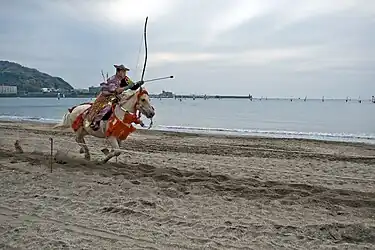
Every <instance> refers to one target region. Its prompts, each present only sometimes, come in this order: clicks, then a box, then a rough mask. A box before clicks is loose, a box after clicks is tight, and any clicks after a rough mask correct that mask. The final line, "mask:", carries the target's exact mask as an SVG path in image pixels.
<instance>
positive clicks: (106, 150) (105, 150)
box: [101, 148, 109, 155]
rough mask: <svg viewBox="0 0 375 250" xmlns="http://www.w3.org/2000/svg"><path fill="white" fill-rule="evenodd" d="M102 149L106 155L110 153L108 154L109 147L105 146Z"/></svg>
mask: <svg viewBox="0 0 375 250" xmlns="http://www.w3.org/2000/svg"><path fill="white" fill-rule="evenodd" d="M101 151H102V153H103V154H104V155H108V154H109V150H108V148H103V149H102V150H101Z"/></svg>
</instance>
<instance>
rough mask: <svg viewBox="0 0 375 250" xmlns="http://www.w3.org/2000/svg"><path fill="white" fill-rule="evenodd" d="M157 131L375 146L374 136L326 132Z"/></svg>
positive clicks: (175, 128) (160, 127)
mask: <svg viewBox="0 0 375 250" xmlns="http://www.w3.org/2000/svg"><path fill="white" fill-rule="evenodd" d="M156 128H157V130H163V131H176V132H178V131H180V132H193V133H194V132H198V133H199V132H200V133H215V134H233V135H249V136H266V137H274V138H299V139H321V140H333V141H356V142H370V143H374V144H375V135H373V134H350V133H328V132H303V131H288V130H262V129H236V128H233V129H232V128H205V127H188V126H169V125H158V126H156Z"/></svg>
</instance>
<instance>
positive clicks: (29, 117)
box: [0, 115, 61, 123]
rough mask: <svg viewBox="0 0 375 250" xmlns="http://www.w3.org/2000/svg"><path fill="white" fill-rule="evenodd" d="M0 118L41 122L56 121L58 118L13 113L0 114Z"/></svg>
mask: <svg viewBox="0 0 375 250" xmlns="http://www.w3.org/2000/svg"><path fill="white" fill-rule="evenodd" d="M0 120H3V121H4V120H5V121H33V122H41V123H58V122H59V121H60V120H61V118H60V119H51V118H44V117H34V116H15V115H0Z"/></svg>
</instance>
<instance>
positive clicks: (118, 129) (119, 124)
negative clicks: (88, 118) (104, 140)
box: [105, 113, 141, 140]
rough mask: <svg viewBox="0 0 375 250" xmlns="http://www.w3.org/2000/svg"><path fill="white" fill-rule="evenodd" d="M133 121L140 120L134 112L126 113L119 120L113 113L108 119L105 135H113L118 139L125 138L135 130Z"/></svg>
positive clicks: (138, 121)
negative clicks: (122, 118)
mask: <svg viewBox="0 0 375 250" xmlns="http://www.w3.org/2000/svg"><path fill="white" fill-rule="evenodd" d="M133 122H134V123H136V124H140V122H141V120H140V119H139V118H138V117H137V116H136V115H135V114H131V113H126V114H125V117H124V120H123V121H121V120H120V119H118V118H117V117H116V116H115V115H114V113H113V114H112V115H111V118H109V120H108V129H107V131H106V133H105V136H106V137H109V136H115V137H116V138H118V139H119V140H125V139H126V138H127V137H128V135H129V134H130V133H133V132H134V131H135V130H136V128H135V127H133V125H132V123H133Z"/></svg>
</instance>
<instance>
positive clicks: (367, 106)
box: [0, 98, 375, 144]
mask: <svg viewBox="0 0 375 250" xmlns="http://www.w3.org/2000/svg"><path fill="white" fill-rule="evenodd" d="M89 100H90V99H87V98H62V99H60V100H57V99H56V98H0V120H8V121H9V120H11V121H34V122H35V121H37V122H47V123H57V122H58V121H59V120H60V119H61V117H62V116H63V114H64V113H65V112H66V111H67V109H68V108H69V107H71V106H73V105H77V104H80V103H83V102H87V101H89ZM152 103H153V105H154V107H155V109H156V116H155V118H154V126H153V128H152V129H154V130H164V131H181V132H194V133H214V134H229V135H251V136H254V135H255V136H266V137H277V138H305V139H318V140H333V141H352V142H364V143H370V144H375V115H374V114H375V112H374V110H375V104H373V103H371V102H370V101H363V102H362V103H359V102H357V101H351V102H345V100H326V101H325V102H322V101H320V100H307V101H306V102H304V101H303V100H293V102H291V101H290V100H264V99H263V100H253V101H250V100H247V99H220V100H219V99H207V100H204V99H195V100H193V99H184V100H182V101H180V100H178V99H177V100H175V99H152ZM144 122H145V124H148V121H147V120H144Z"/></svg>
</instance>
